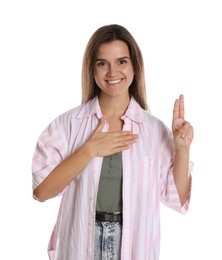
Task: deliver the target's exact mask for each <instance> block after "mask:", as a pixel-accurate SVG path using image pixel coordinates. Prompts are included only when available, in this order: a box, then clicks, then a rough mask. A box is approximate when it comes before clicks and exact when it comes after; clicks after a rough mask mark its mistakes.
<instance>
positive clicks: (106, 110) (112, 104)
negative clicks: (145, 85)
mask: <svg viewBox="0 0 222 260" xmlns="http://www.w3.org/2000/svg"><path fill="white" fill-rule="evenodd" d="M129 102H130V96H129V94H127V95H125V96H118V97H110V96H107V95H104V94H100V96H99V104H100V107H101V111H102V114H103V115H104V116H113V117H116V116H117V117H121V116H122V115H124V114H125V112H126V110H127V107H128V105H129Z"/></svg>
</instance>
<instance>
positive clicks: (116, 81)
mask: <svg viewBox="0 0 222 260" xmlns="http://www.w3.org/2000/svg"><path fill="white" fill-rule="evenodd" d="M120 81H121V79H117V80H108V82H109V83H110V84H116V83H119V82H120Z"/></svg>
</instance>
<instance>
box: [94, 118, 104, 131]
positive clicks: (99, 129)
mask: <svg viewBox="0 0 222 260" xmlns="http://www.w3.org/2000/svg"><path fill="white" fill-rule="evenodd" d="M104 125H105V120H104V119H103V118H101V119H100V121H99V124H98V126H97V128H96V130H95V132H94V134H97V133H100V132H101V131H102V129H103V127H104Z"/></svg>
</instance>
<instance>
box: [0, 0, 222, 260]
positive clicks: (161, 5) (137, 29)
mask: <svg viewBox="0 0 222 260" xmlns="http://www.w3.org/2000/svg"><path fill="white" fill-rule="evenodd" d="M220 2H221V1H219V0H218V1H216V0H209V1H206V0H202V1H201V0H199V1H198V0H186V1H181V0H168V1H166V0H152V1H141V0H137V1H130V0H128V1H125V0H121V1H120V0H112V1H100V0H93V1H90V0H88V1H86V0H81V1H48V0H44V1H42V0H39V1H30V0H29V1H28V0H27V1H24V0H20V1H10V0H7V1H4V0H3V1H1V2H0V113H1V114H0V116H1V117H0V120H1V127H0V138H1V139H0V140H1V142H0V148H1V149H0V169H1V172H0V176H1V182H0V199H1V202H0V207H1V213H0V239H1V250H0V259H6V260H8V259H10V260H11V259H25V260H47V259H48V257H47V253H46V248H47V244H48V240H49V237H50V235H51V231H52V228H53V226H54V223H55V220H56V216H57V212H58V207H59V202H60V198H56V199H52V200H49V201H47V202H45V203H42V204H41V203H38V202H36V201H34V200H33V199H32V190H31V186H32V179H31V161H32V156H33V152H34V148H35V144H36V141H37V139H38V136H39V135H40V133H41V132H42V130H43V129H44V128H45V127H46V126H47V125H48V124H49V123H50V122H51V121H52V120H53V119H54V118H55V117H57V116H58V115H60V114H61V113H63V112H65V111H66V110H68V109H70V108H72V107H75V106H77V105H79V104H80V102H81V63H82V56H83V53H84V49H85V46H86V44H87V41H88V39H89V37H90V36H91V35H92V33H93V32H94V31H95V30H96V29H97V28H98V27H100V26H103V25H105V24H109V23H119V24H121V25H123V26H125V27H126V28H127V29H128V30H129V31H130V32H131V33H132V34H133V36H134V37H135V39H136V40H137V42H138V44H139V46H140V48H141V50H142V52H143V56H144V61H145V69H146V80H147V97H148V102H149V105H150V108H151V111H152V113H153V114H154V115H156V116H157V117H159V118H160V119H161V120H163V121H164V122H165V123H166V124H167V125H168V126H170V125H171V119H172V108H173V103H174V99H175V98H176V97H177V96H178V95H179V94H180V93H183V94H184V95H185V105H186V119H187V120H188V121H190V122H191V123H192V125H193V126H194V129H195V139H194V141H193V144H192V151H191V159H192V160H193V161H194V163H195V167H194V171H193V191H192V199H191V204H190V211H189V212H188V214H187V215H186V216H185V217H184V216H182V215H180V214H178V213H176V212H174V211H172V210H170V209H168V208H165V207H161V217H162V240H161V260H178V259H179V260H185V259H186V260H187V259H189V260H199V259H201V260H203V259H204V260H205V259H207V260H209V259H210V260H212V259H213V260H218V259H222V251H221V233H222V224H221V222H222V213H221V198H222V189H221V182H222V178H221V175H222V169H221V168H222V167H221V162H222V153H221V145H222V142H221V133H222V124H221V112H222V110H221V97H220V94H219V93H220V92H219V90H220V88H221V87H222V28H221V27H222V15H221V14H222V8H221V6H220ZM3 255H4V256H3ZM134 260H139V259H134Z"/></svg>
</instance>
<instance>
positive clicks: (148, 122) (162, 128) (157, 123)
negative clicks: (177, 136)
mask: <svg viewBox="0 0 222 260" xmlns="http://www.w3.org/2000/svg"><path fill="white" fill-rule="evenodd" d="M143 118H144V121H143V123H144V124H145V126H147V127H149V128H150V127H153V128H155V129H156V131H158V132H159V133H162V134H164V135H171V130H170V128H169V127H168V126H167V125H166V124H165V123H164V122H163V121H162V120H161V119H160V118H158V117H156V116H154V115H153V114H151V113H150V112H149V111H146V110H143Z"/></svg>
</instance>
